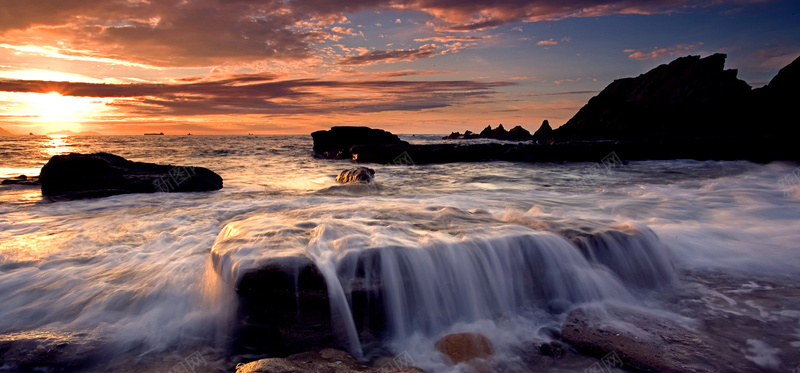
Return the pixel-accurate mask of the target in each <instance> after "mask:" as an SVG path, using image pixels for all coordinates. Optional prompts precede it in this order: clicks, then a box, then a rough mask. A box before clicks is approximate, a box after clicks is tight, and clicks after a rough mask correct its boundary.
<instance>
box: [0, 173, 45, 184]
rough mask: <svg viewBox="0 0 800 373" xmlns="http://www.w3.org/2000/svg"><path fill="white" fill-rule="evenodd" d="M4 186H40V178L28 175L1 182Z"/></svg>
mask: <svg viewBox="0 0 800 373" xmlns="http://www.w3.org/2000/svg"><path fill="white" fill-rule="evenodd" d="M0 184H2V185H40V183H39V178H38V177H36V176H32V177H28V176H27V175H19V176H15V177H10V178H7V179H3V181H2V182H0Z"/></svg>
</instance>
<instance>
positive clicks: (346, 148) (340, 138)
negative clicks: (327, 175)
mask: <svg viewBox="0 0 800 373" xmlns="http://www.w3.org/2000/svg"><path fill="white" fill-rule="evenodd" d="M311 138H312V139H313V140H314V153H315V154H316V155H317V156H320V157H323V158H330V159H350V158H351V157H352V154H351V153H350V148H351V147H353V146H354V145H408V143H407V142H405V141H403V140H400V138H399V137H397V135H395V134H392V133H391V132H389V131H384V130H381V129H373V128H369V127H348V126H337V127H331V129H330V130H327V131H316V132H314V133H312V134H311Z"/></svg>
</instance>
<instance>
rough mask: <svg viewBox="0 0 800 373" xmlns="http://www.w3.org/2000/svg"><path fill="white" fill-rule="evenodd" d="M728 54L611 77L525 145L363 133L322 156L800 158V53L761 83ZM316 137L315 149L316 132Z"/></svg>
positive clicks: (423, 159) (496, 134) (488, 134)
mask: <svg viewBox="0 0 800 373" xmlns="http://www.w3.org/2000/svg"><path fill="white" fill-rule="evenodd" d="M725 58H726V55H724V54H714V55H711V56H708V57H705V58H701V57H699V56H688V57H681V58H678V59H676V60H675V61H673V62H671V63H669V64H666V65H661V66H658V67H656V68H654V69H652V70H650V71H648V72H647V73H644V74H642V75H640V76H638V77H633V78H625V79H619V80H616V81H614V82H613V83H611V84H610V85H609V86H608V87H606V88H605V89H604V90H603V91H602V92H600V93H599V94H598V95H597V96H595V97H593V98H592V99H591V100H589V102H588V103H587V104H586V105H585V106H584V107H583V108H581V109H580V110H579V111H578V113H577V114H576V115H575V116H574V117H573V118H572V119H570V120H569V121H568V122H567V123H566V124H564V125H562V126H561V127H558V128H556V129H552V127H550V125H549V123H547V122H545V123H543V124H542V126H541V127H540V128H539V130H538V131H537V132H536V133H535V134H534V135H533V136H530V139H533V140H535V141H533V142H531V143H520V144H508V143H497V144H463V143H458V144H455V143H453V144H426V145H408V144H404V143H396V142H395V143H388V144H387V143H386V142H382V141H370V139H365V140H364V141H360V143H359V144H355V143H354V142H349V143H347V144H344V146H339V147H338V148H337V147H336V146H333V147H332V149H329V150H327V151H326V154H328V155H329V157H332V158H349V159H353V160H354V161H355V162H358V163H392V162H393V160H395V159H396V157H397V156H398V155H399V154H404V155H405V156H406V157H407V158H410V159H413V161H414V163H415V164H425V163H449V162H476V161H491V160H504V161H525V162H558V161H583V162H600V161H601V160H602V159H603V158H604V157H605V156H607V155H608V154H610V153H611V152H614V153H615V154H616V155H617V156H619V157H620V158H621V159H626V160H646V159H697V160H708V159H715V160H749V161H753V162H769V161H773V160H794V161H800V146H797V139H798V138H800V126H797V125H796V124H795V123H793V122H792V121H791V119H790V118H793V117H794V111H795V110H796V109H795V103H796V102H800V90H797V89H796V88H795V87H797V86H800V58H798V59H797V60H795V61H794V62H792V63H791V64H790V65H788V66H786V67H785V68H783V69H781V71H780V72H779V73H778V75H777V76H775V78H773V79H772V81H771V82H770V83H769V84H768V85H767V86H765V87H762V88H758V89H751V88H750V86H749V85H747V83H745V82H744V81H742V80H739V79H738V78H737V77H736V75H737V71H736V70H726V69H725ZM377 131H380V130H377ZM523 131H524V130H522V129H521V128H520V130H516V128H515V129H512V131H505V129H503V128H502V126H499V127H498V128H495V129H492V128H491V126H489V127H486V128H485V129H484V130H483V131H481V133H480V134H478V135H475V134H473V133H465V134H464V135H461V134H459V133H458V132H454V133H452V134H451V135H450V136H447V137H445V138H446V139H448V138H449V139H467V138H494V139H501V140H509V139H512V140H522V139H524V138H526V137H527V136H526V135H525V134H526V133H527V131H524V132H523ZM380 132H385V131H380ZM512 132H513V133H515V135H513V136H512V135H511V134H512ZM314 143H315V149H316V148H317V147H318V145H317V143H318V141H317V138H316V137H315V139H314ZM320 144H322V143H321V142H320ZM320 146H321V145H320ZM318 153H319V152H318ZM330 154H333V155H332V156H331V155H330ZM338 155H344V156H338Z"/></svg>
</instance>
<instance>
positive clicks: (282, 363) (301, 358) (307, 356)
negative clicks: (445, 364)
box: [236, 348, 425, 373]
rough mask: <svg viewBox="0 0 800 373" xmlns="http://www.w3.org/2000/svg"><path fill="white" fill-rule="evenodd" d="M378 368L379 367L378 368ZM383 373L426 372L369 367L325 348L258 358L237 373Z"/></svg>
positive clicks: (415, 369)
mask: <svg viewBox="0 0 800 373" xmlns="http://www.w3.org/2000/svg"><path fill="white" fill-rule="evenodd" d="M376 368H377V369H376ZM376 370H378V371H380V372H381V373H424V372H425V371H424V370H422V369H419V368H416V367H412V366H405V365H404V366H393V365H392V364H389V365H387V366H384V367H374V368H371V367H367V366H365V365H362V364H361V363H359V362H358V360H356V359H355V358H353V357H352V356H350V354H348V353H346V352H344V351H340V350H335V349H330V348H328V349H324V350H322V351H319V352H303V353H299V354H296V355H292V356H289V357H287V358H284V359H282V358H271V359H262V360H257V361H254V362H251V363H248V364H244V365H240V366H238V367H237V368H236V373H306V372H307V373H348V372H375V371H376Z"/></svg>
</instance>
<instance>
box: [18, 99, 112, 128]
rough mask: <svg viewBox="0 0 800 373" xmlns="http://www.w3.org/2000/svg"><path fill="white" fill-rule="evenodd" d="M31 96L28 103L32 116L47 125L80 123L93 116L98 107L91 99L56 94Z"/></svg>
mask: <svg viewBox="0 0 800 373" xmlns="http://www.w3.org/2000/svg"><path fill="white" fill-rule="evenodd" d="M31 96H32V97H30V98H29V101H28V102H29V104H30V108H31V110H32V111H33V114H34V115H38V116H39V118H40V120H41V121H42V122H47V123H75V122H82V121H84V120H86V119H87V118H89V117H91V116H93V113H94V110H96V109H97V108H96V106H98V105H96V104H95V102H96V100H95V99H93V98H90V97H72V96H62V95H61V94H60V93H58V92H50V93H45V94H41V93H34V94H32V95H31ZM100 106H101V107H102V103H101V105H100Z"/></svg>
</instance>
